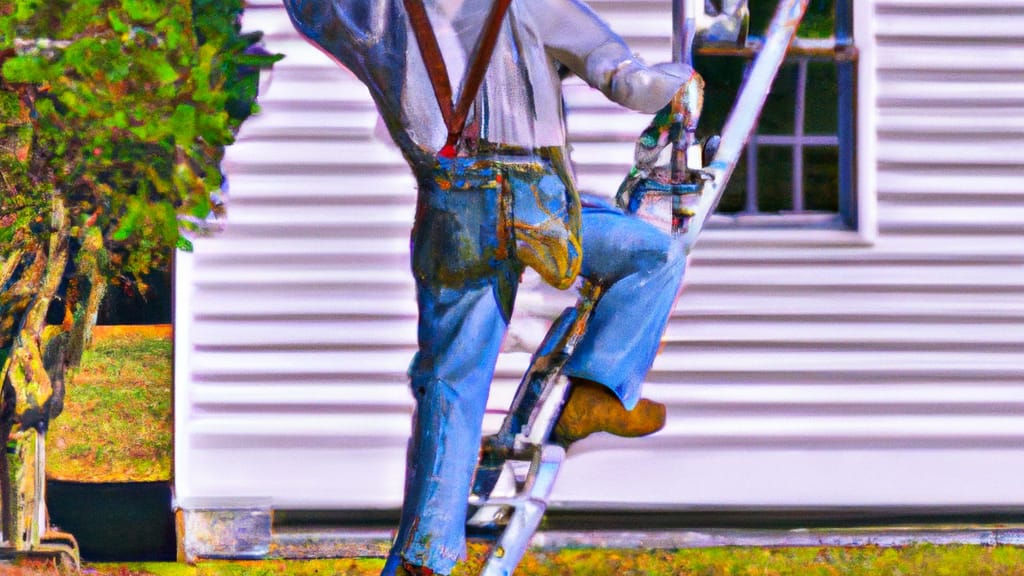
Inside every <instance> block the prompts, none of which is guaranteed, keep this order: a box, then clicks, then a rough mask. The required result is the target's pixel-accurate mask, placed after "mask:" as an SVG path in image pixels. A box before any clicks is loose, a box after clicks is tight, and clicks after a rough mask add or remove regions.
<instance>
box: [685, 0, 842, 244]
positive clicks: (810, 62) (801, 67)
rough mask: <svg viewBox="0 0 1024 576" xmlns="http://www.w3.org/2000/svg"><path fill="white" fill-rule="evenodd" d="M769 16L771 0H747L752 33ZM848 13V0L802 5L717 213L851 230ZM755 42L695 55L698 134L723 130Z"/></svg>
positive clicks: (758, 222)
mask: <svg viewBox="0 0 1024 576" xmlns="http://www.w3.org/2000/svg"><path fill="white" fill-rule="evenodd" d="M774 9H775V3H774V2H752V3H751V6H750V10H751V25H750V29H751V31H752V32H753V31H757V32H760V31H763V30H764V29H765V28H766V27H767V26H768V22H769V21H770V20H771V18H772V15H773V12H774ZM851 11H852V0H811V2H810V4H809V6H808V9H807V13H806V15H805V16H804V20H803V22H802V24H801V26H800V29H799V31H798V38H797V39H796V40H795V41H794V43H793V46H792V48H791V50H790V54H789V56H788V57H787V60H786V63H785V64H784V65H783V67H782V68H781V69H780V70H779V74H778V77H777V78H776V80H775V84H774V85H773V87H772V91H771V93H770V94H769V96H768V100H767V102H766V103H765V107H764V110H763V111H762V114H761V119H760V122H759V124H758V127H757V129H756V131H755V134H754V136H753V137H752V138H751V140H750V142H749V143H748V145H747V148H746V152H745V153H744V155H743V157H741V158H740V161H739V163H738V165H737V166H736V170H735V172H734V173H733V175H732V178H731V179H730V181H729V185H728V186H727V188H726V191H725V193H724V194H723V196H722V200H721V203H720V204H719V206H718V212H717V214H719V215H720V216H727V217H730V218H731V219H732V220H733V221H735V222H737V223H739V222H742V223H744V224H752V225H780V226H786V227H794V226H796V227H801V226H806V227H826V228H856V227H857V221H856V220H857V219H856V214H857V207H856V194H855V191H854V176H853V175H854V130H855V127H854V104H855V86H854V77H855V75H854V70H855V69H854V66H855V62H854V61H855V58H856V51H855V50H854V48H853V40H852V13H851ZM758 40H759V39H757V38H751V39H749V40H748V42H747V46H746V47H745V48H726V49H722V48H711V47H704V48H701V49H700V50H699V51H698V53H697V58H696V62H695V65H696V67H697V69H698V70H700V71H701V74H702V75H703V77H704V79H705V81H706V82H707V88H706V92H707V94H714V95H715V97H714V98H709V99H708V100H707V101H706V102H705V109H704V113H703V116H702V120H701V125H702V127H703V128H704V129H711V130H715V129H720V127H721V126H722V125H723V124H724V122H725V119H726V115H727V114H728V112H729V110H730V109H731V107H732V104H733V101H734V100H735V96H736V93H737V91H738V90H739V87H740V85H741V83H742V80H743V76H744V73H745V71H746V69H747V68H748V67H749V64H750V62H751V58H752V56H753V55H754V54H755V53H756V50H757V46H758ZM709 127H711V128H709ZM718 220H722V218H721V217H719V218H718Z"/></svg>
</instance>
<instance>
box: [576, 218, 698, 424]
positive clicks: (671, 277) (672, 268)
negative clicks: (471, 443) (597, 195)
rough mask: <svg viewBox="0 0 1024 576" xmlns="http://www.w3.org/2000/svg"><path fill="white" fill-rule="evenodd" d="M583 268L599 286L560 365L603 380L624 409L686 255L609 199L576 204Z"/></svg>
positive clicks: (647, 361) (633, 401)
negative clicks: (604, 202)
mask: <svg viewBox="0 0 1024 576" xmlns="http://www.w3.org/2000/svg"><path fill="white" fill-rule="evenodd" d="M583 255H584V256H583V270H582V274H583V275H584V276H585V277H586V278H588V279H590V280H591V281H593V282H597V283H598V284H600V285H602V286H603V287H604V288H605V292H604V294H603V296H602V297H601V299H600V300H599V301H598V304H597V306H596V307H595V308H594V313H593V316H592V317H591V320H590V323H589V325H588V327H587V332H586V333H585V335H584V337H583V339H582V340H581V342H580V343H579V344H578V345H577V347H576V350H575V352H574V354H573V356H572V358H570V359H569V362H568V364H567V365H566V369H565V373H566V374H567V375H568V376H569V377H571V378H574V379H577V380H588V381H592V382H597V383H600V384H602V385H604V386H606V387H607V388H609V389H610V390H611V391H612V392H614V393H615V395H616V396H617V397H618V398H619V399H620V400H621V401H622V404H623V405H624V407H625V408H627V409H632V408H633V407H634V406H636V405H637V403H638V401H639V400H640V387H641V384H642V383H643V380H644V377H645V376H646V374H647V371H648V370H649V369H650V367H651V364H652V363H653V362H654V357H655V355H656V354H657V352H658V347H659V346H660V343H661V336H662V334H663V333H664V331H665V325H666V324H667V322H668V317H669V314H670V313H671V312H672V308H673V306H674V304H675V300H676V296H677V295H678V293H679V290H680V287H681V285H682V279H683V271H684V269H685V266H686V255H685V253H684V252H683V250H682V247H681V246H680V245H679V243H678V242H675V241H673V238H672V237H671V236H669V235H668V234H666V233H664V232H662V231H660V230H658V229H656V228H655V227H653V226H651V225H649V224H647V223H646V222H643V221H642V220H640V219H638V218H635V217H631V216H626V215H625V214H623V213H622V212H620V211H618V210H617V209H614V208H612V207H600V206H590V207H587V208H584V210H583Z"/></svg>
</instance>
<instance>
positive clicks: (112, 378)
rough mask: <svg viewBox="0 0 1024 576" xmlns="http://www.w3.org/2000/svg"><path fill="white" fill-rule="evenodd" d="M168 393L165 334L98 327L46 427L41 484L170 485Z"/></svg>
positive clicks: (154, 329) (162, 329)
mask: <svg viewBox="0 0 1024 576" xmlns="http://www.w3.org/2000/svg"><path fill="white" fill-rule="evenodd" d="M171 385H172V379H171V331H170V327H169V326H131V327H119V326H118V327H107V326H98V327H97V328H96V331H95V334H94V337H93V344H92V346H91V347H90V348H89V349H88V350H86V351H85V354H84V355H83V358H82V365H81V366H80V367H79V369H78V370H76V371H75V372H74V373H73V374H71V375H70V379H69V384H68V387H67V389H68V390H67V398H66V399H65V401H64V412H63V413H62V414H61V415H60V416H58V417H57V418H56V419H55V420H54V421H53V423H52V425H51V428H50V432H49V434H48V437H47V440H48V441H47V447H46V448H47V450H46V461H47V465H46V469H47V470H46V471H47V477H48V478H51V479H59V480H74V481H81V482H128V481H131V482H140V481H159V480H170V478H171V454H172V446H173V441H172V434H173V432H172V430H173V426H172V417H171V398H172V391H171Z"/></svg>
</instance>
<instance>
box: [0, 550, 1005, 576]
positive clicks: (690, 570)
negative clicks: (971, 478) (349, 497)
mask: <svg viewBox="0 0 1024 576" xmlns="http://www.w3.org/2000/svg"><path fill="white" fill-rule="evenodd" d="M382 564H383V561H382V560H379V559H372V560H364V559H358V560H350V559H344V560H304V561H300V560H267V561H261V562H201V563H199V564H197V565H196V566H188V565H185V564H174V563H149V564H99V565H92V566H87V567H86V568H85V569H84V570H83V573H84V574H94V575H97V576H283V575H289V576H290V575H295V576H326V575H332V574H344V575H351V576H371V575H373V576H375V575H376V574H378V573H379V571H380V568H381V566H382ZM479 567H480V554H479V552H477V553H475V554H473V556H472V557H471V558H470V561H469V562H467V563H466V564H464V565H462V566H460V567H459V569H457V570H456V572H455V574H456V575H458V576H468V575H470V574H476V573H477V571H478V570H479ZM21 569H22V570H24V571H22V572H18V571H16V570H18V568H14V567H12V568H10V570H11V572H7V573H10V574H19V573H20V574H32V575H36V574H39V575H46V576H50V575H58V574H61V571H59V570H57V569H54V568H50V567H46V566H42V565H34V566H23V567H22V568H21ZM0 574H5V572H4V571H3V569H2V568H0ZM516 574H519V575H523V576H569V575H573V576H649V575H650V576H676V575H679V576H683V575H694V576H698V575H699V576H783V575H793V576H804V575H808V576H818V575H820V576H832V575H856V576H917V575H922V576H929V575H934V576H940V575H941V576H974V575H986V576H1010V575H1024V550H1022V549H1020V548H1012V547H1005V546H997V547H983V546H930V545H921V546H909V547H906V548H874V547H863V548H776V549H764V548H706V549H691V550H678V551H660V550H658V551H642V550H562V551H559V552H544V553H531V554H529V555H528V556H527V557H526V558H525V559H524V560H523V563H522V564H521V565H520V567H519V570H517V571H516Z"/></svg>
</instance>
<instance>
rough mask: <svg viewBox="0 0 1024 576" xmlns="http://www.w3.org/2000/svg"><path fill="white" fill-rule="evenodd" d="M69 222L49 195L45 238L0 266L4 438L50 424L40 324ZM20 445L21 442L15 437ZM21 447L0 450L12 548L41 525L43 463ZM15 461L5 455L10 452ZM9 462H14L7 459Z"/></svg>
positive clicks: (56, 283)
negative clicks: (39, 464) (23, 456)
mask: <svg viewBox="0 0 1024 576" xmlns="http://www.w3.org/2000/svg"><path fill="white" fill-rule="evenodd" d="M69 229H70V223H69V219H68V217H67V214H66V212H65V210H64V205H63V202H62V201H61V200H59V199H55V200H54V202H53V211H52V228H51V233H50V236H49V241H48V242H45V246H44V243H43V242H40V243H39V245H37V246H34V247H30V248H27V249H25V250H22V251H20V252H16V253H14V254H12V255H11V256H10V257H9V258H8V260H7V261H6V262H5V263H4V266H3V269H2V270H0V273H2V274H3V276H2V277H0V285H2V286H3V288H4V290H3V293H2V295H0V313H2V314H3V316H2V317H0V347H2V348H0V349H6V354H5V356H6V357H5V358H4V361H3V367H2V369H0V380H2V388H0V406H2V409H0V439H2V440H3V441H4V444H5V446H6V445H7V444H8V443H9V442H11V441H14V442H15V443H16V444H17V443H19V442H21V441H22V440H24V438H23V437H24V436H25V435H26V434H28V435H31V436H32V440H33V442H32V445H33V446H37V445H41V444H37V443H36V442H34V439H35V433H37V432H38V433H44V432H45V431H46V428H47V426H48V425H49V414H50V402H51V399H52V396H53V386H52V383H51V380H50V375H49V374H48V372H47V370H46V366H45V363H44V350H43V330H44V328H45V326H46V313H47V311H48V309H49V307H50V302H51V301H52V300H53V298H54V296H55V295H56V294H57V291H58V289H59V288H60V286H61V282H62V280H63V278H64V275H65V271H66V269H67V264H68V260H69V257H70V254H69V252H70V241H69ZM19 445H20V444H19ZM23 453H24V452H23V451H22V450H15V451H14V454H12V455H8V454H6V453H5V454H4V457H2V458H0V483H2V490H0V492H2V494H0V496H2V498H0V506H2V528H3V539H4V540H5V541H6V542H7V544H8V546H13V547H14V548H15V549H21V550H24V549H28V548H30V547H31V546H32V545H34V544H37V543H38V542H37V540H38V537H39V535H40V534H41V533H42V531H43V530H45V526H38V525H37V524H38V523H39V519H41V518H44V517H45V515H44V514H41V513H40V510H41V509H42V508H41V507H42V506H43V502H42V494H41V493H39V492H40V491H39V490H37V489H35V487H37V486H41V485H42V483H41V482H37V481H36V480H37V479H41V478H42V476H41V475H43V474H45V470H44V469H36V468H37V466H36V465H35V462H36V459H35V458H32V459H31V461H20V459H19V456H18V455H19V454H23ZM12 459H13V460H15V462H11V460H12ZM11 464H14V466H11Z"/></svg>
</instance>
